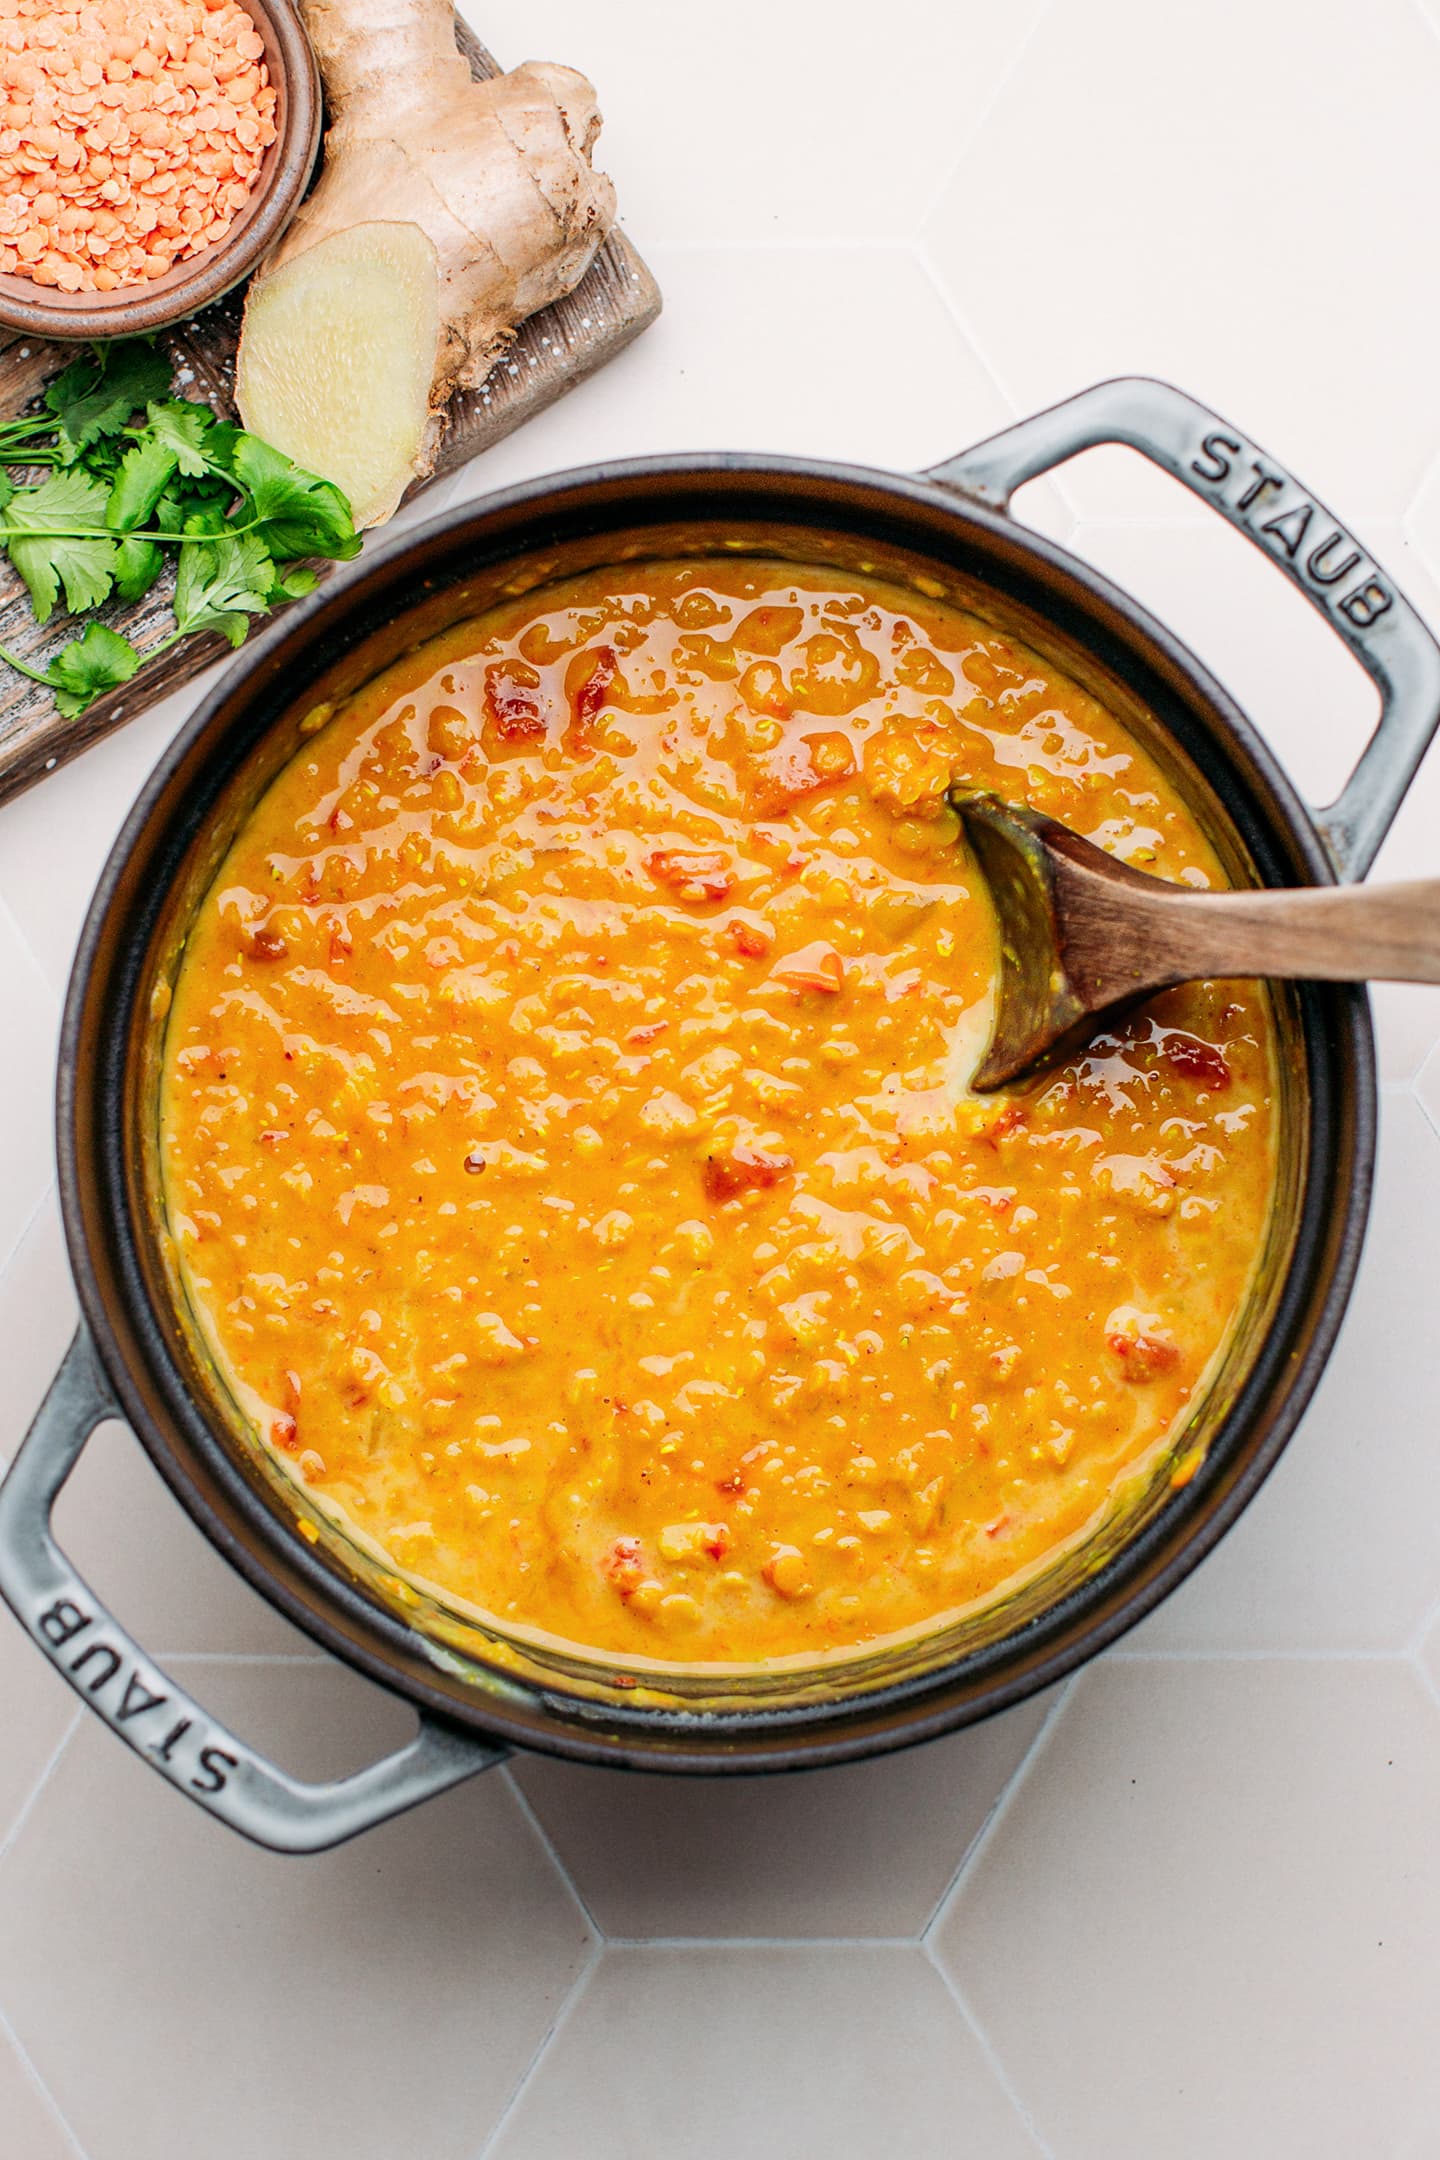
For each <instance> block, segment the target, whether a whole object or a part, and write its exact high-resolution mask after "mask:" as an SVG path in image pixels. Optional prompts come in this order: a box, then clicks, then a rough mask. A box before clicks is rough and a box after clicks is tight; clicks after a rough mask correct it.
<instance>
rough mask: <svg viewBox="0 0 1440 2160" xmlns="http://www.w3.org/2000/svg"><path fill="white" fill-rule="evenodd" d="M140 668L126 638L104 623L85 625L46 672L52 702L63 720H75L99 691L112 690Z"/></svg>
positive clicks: (137, 657) (136, 655)
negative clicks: (52, 692) (51, 687)
mask: <svg viewBox="0 0 1440 2160" xmlns="http://www.w3.org/2000/svg"><path fill="white" fill-rule="evenodd" d="M139 665H140V655H139V653H138V652H136V650H135V647H134V646H133V645H132V644H131V643H130V640H129V638H124V637H121V636H120V635H119V634H118V632H116V631H114V630H107V629H106V627H105V625H104V623H93V622H92V623H87V624H86V625H85V628H84V630H83V631H82V632H81V634H80V636H79V637H78V638H72V639H71V640H70V643H69V644H68V645H63V646H62V647H61V648H60V650H59V652H58V653H56V655H55V658H54V659H53V660H52V661H51V663H50V666H49V670H48V679H49V681H50V683H51V684H52V686H53V688H54V691H55V702H56V704H57V705H58V706H59V708H60V711H61V714H62V715H63V717H64V718H65V719H66V720H74V719H75V718H76V717H77V716H78V715H79V714H80V713H82V712H84V710H85V708H86V706H87V705H89V704H92V703H93V702H94V700H95V699H96V698H97V697H99V695H100V693H101V691H102V690H115V689H118V687H119V685H120V684H121V683H124V682H129V680H130V677H131V676H132V675H133V674H134V673H135V670H136V669H137V668H138V667H139Z"/></svg>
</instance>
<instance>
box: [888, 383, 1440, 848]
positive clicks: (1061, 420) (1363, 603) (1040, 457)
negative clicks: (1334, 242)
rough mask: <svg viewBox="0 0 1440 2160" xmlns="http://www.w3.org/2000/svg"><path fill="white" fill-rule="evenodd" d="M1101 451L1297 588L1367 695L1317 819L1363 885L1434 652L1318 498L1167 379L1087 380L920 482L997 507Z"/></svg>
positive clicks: (1430, 727)
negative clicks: (1120, 459) (1102, 447)
mask: <svg viewBox="0 0 1440 2160" xmlns="http://www.w3.org/2000/svg"><path fill="white" fill-rule="evenodd" d="M1100 443H1125V444H1128V446H1129V447H1130V448H1131V449H1132V450H1138V451H1139V452H1140V453H1141V455H1142V456H1143V457H1147V458H1149V459H1150V460H1151V462H1152V464H1155V465H1158V466H1160V467H1161V469H1162V470H1163V471H1165V472H1168V473H1169V474H1170V475H1171V476H1172V478H1174V479H1176V480H1179V481H1181V482H1183V484H1184V485H1185V486H1186V487H1188V488H1189V489H1190V491H1191V493H1192V494H1194V495H1198V496H1200V498H1201V499H1202V501H1205V502H1208V503H1209V504H1211V506H1212V507H1213V508H1214V509H1216V510H1218V511H1219V512H1220V515H1221V516H1222V517H1224V518H1228V519H1229V521H1230V523H1231V524H1232V525H1234V526H1235V527H1236V528H1237V530H1238V531H1240V532H1242V533H1244V535H1245V537H1246V539H1247V540H1249V541H1251V542H1253V544H1254V545H1255V546H1256V547H1258V548H1260V549H1261V550H1262V552H1263V553H1265V554H1267V555H1269V556H1270V557H1271V559H1272V560H1273V561H1274V562H1275V563H1276V564H1278V566H1279V568H1280V569H1282V570H1283V571H1284V572H1285V575H1286V576H1287V577H1288V578H1289V580H1290V582H1291V583H1292V585H1297V586H1298V587H1299V589H1300V591H1301V592H1302V593H1304V595H1305V597H1306V599H1307V600H1308V601H1309V602H1310V605H1311V606H1312V607H1313V608H1315V609H1316V610H1317V612H1318V613H1319V614H1321V615H1323V616H1324V618H1325V620H1326V621H1327V622H1328V623H1329V625H1330V627H1331V629H1332V630H1334V631H1335V632H1336V633H1337V635H1338V636H1340V637H1342V638H1343V639H1344V641H1345V643H1346V644H1347V645H1348V646H1349V648H1350V650H1351V652H1352V653H1354V655H1355V657H1356V659H1357V660H1358V661H1359V662H1360V665H1361V666H1362V667H1363V668H1364V669H1365V672H1366V673H1367V675H1369V677H1370V679H1371V681H1372V682H1373V683H1374V684H1375V686H1376V688H1377V689H1378V691H1379V692H1380V720H1379V724H1378V726H1377V727H1376V729H1375V732H1374V734H1373V735H1372V736H1371V738H1370V741H1369V743H1368V744H1367V745H1366V748H1365V750H1364V752H1363V754H1362V756H1361V758H1360V762H1359V763H1358V765H1357V766H1356V767H1355V770H1354V771H1353V772H1352V773H1351V775H1350V778H1349V780H1348V781H1347V782H1346V784H1345V786H1344V788H1343V789H1342V790H1341V792H1340V794H1339V796H1338V797H1337V798H1336V800H1335V801H1334V802H1333V803H1331V804H1330V806H1329V807H1328V809H1325V810H1322V811H1320V812H1319V813H1318V814H1317V820H1316V822H1317V823H1318V825H1319V827H1320V830H1321V832H1322V834H1323V835H1324V839H1325V844H1326V846H1327V848H1328V849H1329V852H1330V856H1331V858H1332V860H1333V861H1334V863H1335V866H1336V868H1337V870H1338V871H1339V872H1340V874H1341V876H1342V877H1351V878H1358V877H1363V876H1364V875H1365V872H1366V871H1367V870H1368V869H1369V867H1370V865H1371V863H1372V862H1373V861H1374V859H1375V856H1376V853H1377V851H1378V850H1379V847H1380V843H1381V841H1382V840H1383V839H1384V838H1385V835H1386V833H1387V831H1388V830H1389V827H1390V823H1391V820H1392V819H1393V818H1394V815H1395V813H1396V811H1397V810H1398V809H1399V807H1400V804H1401V802H1402V801H1403V799H1404V795H1405V790H1406V789H1407V788H1408V787H1409V785H1410V782H1411V780H1412V779H1413V778H1414V776H1415V771H1416V768H1417V766H1418V765H1419V763H1420V760H1421V758H1422V757H1423V756H1424V755H1425V752H1426V750H1427V748H1428V747H1429V744H1430V738H1431V736H1432V735H1433V734H1434V732H1435V726H1436V722H1437V719H1440V645H1437V644H1436V642H1435V639H1434V638H1433V637H1432V636H1431V634H1430V632H1429V630H1428V629H1427V628H1426V626H1425V624H1424V623H1423V622H1422V621H1421V619H1420V617H1419V615H1418V614H1417V613H1416V612H1415V609H1414V608H1413V607H1412V606H1411V605H1410V602H1409V601H1408V600H1407V599H1405V597H1404V595H1403V594H1402V593H1401V592H1400V591H1399V590H1398V589H1397V587H1396V586H1395V584H1394V582H1393V580H1392V579H1390V578H1389V577H1387V576H1386V574H1385V573H1384V571H1382V570H1381V568H1380V566H1379V564H1378V563H1377V562H1376V561H1375V558H1374V556H1373V555H1371V554H1370V553H1369V552H1368V550H1366V549H1365V548H1362V547H1361V545H1360V543H1359V541H1358V540H1356V539H1354V538H1352V536H1351V534H1350V533H1349V532H1348V531H1347V529H1346V528H1345V526H1343V525H1342V524H1341V523H1340V520H1339V519H1338V518H1337V517H1334V516H1333V515H1332V514H1331V512H1330V511H1328V510H1327V509H1326V508H1325V506H1324V504H1323V503H1321V502H1319V501H1318V500H1317V499H1316V497H1315V496H1313V495H1312V494H1311V493H1310V492H1309V490H1308V489H1306V488H1303V487H1301V485H1300V483H1299V481H1298V480H1296V479H1294V478H1293V477H1292V475H1291V474H1290V473H1288V472H1287V471H1286V469H1285V467H1284V466H1283V465H1280V464H1278V463H1277V462H1276V460H1275V459H1274V458H1272V457H1269V456H1268V455H1267V454H1266V453H1265V451H1263V450H1261V449H1260V448H1259V446H1258V444H1256V443H1253V442H1251V441H1250V440H1249V438H1248V437H1247V436H1244V435H1242V434H1241V432H1240V430H1239V429H1238V428H1236V427H1232V426H1231V425H1230V423H1229V422H1228V421H1226V420H1222V419H1221V418H1220V415H1219V414H1218V413H1215V412H1212V411H1211V410H1210V408H1209V406H1207V405H1201V404H1200V403H1199V402H1198V401H1197V400H1196V399H1195V398H1192V397H1188V396H1187V395H1186V393H1185V392H1184V391H1183V390H1177V389H1175V388H1174V387H1173V386H1172V385H1171V384H1170V383H1163V382H1154V381H1151V380H1150V379H1149V378H1147V377H1145V376H1139V375H1136V376H1123V377H1120V378H1118V379H1117V380H1115V381H1114V382H1102V383H1096V384H1095V386H1094V387H1093V389H1090V390H1082V391H1081V392H1080V394H1079V396H1078V397H1072V398H1067V399H1066V400H1065V401H1064V403H1063V404H1060V405H1052V406H1050V407H1049V408H1048V409H1047V410H1046V411H1044V412H1038V413H1034V414H1032V416H1031V417H1030V418H1029V419H1028V420H1021V421H1019V422H1018V423H1017V424H1016V425H1015V426H1014V427H1009V428H1004V429H1002V431H1001V432H1000V433H999V434H998V435H991V436H990V437H988V439H987V440H986V441H984V442H981V443H976V445H975V447H974V448H973V449H972V450H962V451H961V453H960V455H959V456H958V457H953V458H947V459H946V461H945V463H944V464H943V465H932V466H931V467H930V468H929V471H928V472H927V474H926V478H927V479H930V480H938V481H939V482H940V483H941V484H942V486H945V487H951V488H955V489H957V490H959V491H960V492H961V493H963V494H966V495H970V496H973V497H975V498H977V499H978V500H979V501H980V502H982V503H986V504H988V505H989V507H990V508H992V509H995V510H1008V508H1009V506H1010V498H1011V496H1012V495H1013V494H1014V492H1015V490H1016V489H1017V488H1018V487H1021V486H1022V485H1023V484H1024V483H1025V481H1027V480H1033V479H1035V478H1036V477H1037V476H1038V475H1039V474H1041V473H1044V472H1049V471H1050V469H1051V468H1052V466H1055V465H1061V464H1063V463H1064V462H1065V460H1066V459H1067V458H1072V457H1074V456H1075V455H1076V454H1077V453H1078V452H1079V451H1081V450H1090V449H1093V448H1095V447H1096V445H1097V444H1100Z"/></svg>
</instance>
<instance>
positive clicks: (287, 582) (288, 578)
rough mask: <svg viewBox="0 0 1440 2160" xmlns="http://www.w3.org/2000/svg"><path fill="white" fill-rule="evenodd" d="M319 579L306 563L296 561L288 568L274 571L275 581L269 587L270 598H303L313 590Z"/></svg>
mask: <svg viewBox="0 0 1440 2160" xmlns="http://www.w3.org/2000/svg"><path fill="white" fill-rule="evenodd" d="M319 582H320V580H319V578H318V577H317V576H316V574H315V572H314V571H313V570H312V569H311V568H310V565H309V564H308V563H296V564H295V565H294V566H293V568H291V569H289V570H281V569H280V568H279V567H278V566H277V568H276V571H275V582H274V584H273V585H272V586H271V588H270V598H271V599H272V600H303V599H304V597H305V595H306V593H307V592H314V590H315V587H316V586H317V585H318V584H319Z"/></svg>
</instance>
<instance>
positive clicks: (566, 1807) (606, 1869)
mask: <svg viewBox="0 0 1440 2160" xmlns="http://www.w3.org/2000/svg"><path fill="white" fill-rule="evenodd" d="M1048 1708H1049V1701H1048V1698H1047V1699H1046V1700H1044V1701H1041V1702H1039V1703H1026V1704H1024V1705H1022V1707H1021V1708H1020V1709H1018V1710H1013V1711H1011V1712H1009V1713H1008V1714H1007V1715H1006V1716H1004V1717H998V1718H991V1719H989V1720H988V1721H987V1722H986V1723H985V1724H984V1725H978V1726H975V1727H973V1728H972V1729H971V1730H970V1731H968V1732H963V1733H957V1734H955V1735H953V1736H952V1737H951V1738H950V1739H947V1740H936V1741H932V1742H931V1743H930V1744H929V1745H928V1746H926V1747H919V1748H909V1749H906V1750H905V1751H904V1752H903V1753H902V1754H899V1755H892V1756H888V1757H886V1758H885V1759H884V1760H883V1761H881V1762H869V1763H855V1764H851V1765H849V1766H847V1767H845V1768H843V1769H833V1770H811V1771H806V1772H801V1773H798V1774H796V1775H794V1776H788V1777H763V1778H715V1779H706V1780H703V1781H701V1780H697V1779H693V1778H674V1777H643V1776H635V1775H626V1774H622V1773H619V1772H616V1771H605V1770H585V1769H579V1768H576V1767H574V1766H573V1765H571V1764H568V1763H558V1762H547V1761H542V1760H540V1759H539V1758H538V1757H532V1758H530V1759H529V1760H524V1761H521V1762H520V1763H518V1764H517V1765H516V1767H515V1770H514V1772H513V1773H512V1774H513V1775H514V1777H515V1779H516V1781H517V1783H518V1784H519V1786H520V1788H521V1790H522V1791H523V1792H524V1794H525V1796H526V1798H527V1799H528V1800H529V1802H530V1804H531V1805H532V1807H533V1808H534V1809H535V1812H536V1814H537V1815H538V1816H539V1817H540V1820H541V1821H542V1822H543V1823H544V1825H545V1828H546V1829H547V1830H548V1832H549V1833H550V1836H551V1837H552V1839H553V1840H554V1842H555V1846H556V1849H557V1850H558V1852H559V1854H560V1857H561V1859H562V1860H563V1861H564V1862H565V1865H566V1867H567V1868H568V1869H569V1871H570V1874H571V1877H572V1878H573V1880H574V1882H575V1883H576V1886H577V1887H578V1889H579V1890H580V1893H581V1895H582V1896H583V1897H584V1899H585V1902H586V1904H587V1905H588V1906H589V1908H590V1911H591V1912H592V1913H593V1914H594V1916H595V1919H596V1920H597V1921H598V1923H599V1925H600V1926H601V1927H602V1928H603V1929H604V1930H605V1933H606V1934H607V1935H609V1936H616V1935H619V1936H632V1937H633V1936H677V1935H678V1936H704V1937H722V1936H755V1935H793V1936H808V1937H812V1938H813V1937H816V1936H822V1935H838V1936H859V1935H881V1936H895V1935H918V1934H919V1932H920V1930H921V1929H922V1928H923V1927H924V1925H925V1923H926V1921H927V1920H928V1919H929V1917H930V1915H931V1913H932V1912H933V1911H934V1909H935V1906H936V1904H937V1902H938V1900H939V1899H940V1897H941V1895H942V1894H943V1892H944V1890H945V1888H946V1885H947V1884H948V1883H949V1882H950V1881H951V1879H952V1877H953V1876H954V1873H955V1870H956V1868H957V1867H958V1866H959V1864H960V1861H961V1859H962V1857H963V1855H964V1853H965V1851H966V1850H967V1848H968V1847H969V1845H970V1844H971V1842H972V1841H973V1839H974V1838H975V1837H976V1835H977V1834H978V1832H979V1830H980V1828H981V1826H982V1825H983V1823H984V1822H985V1819H986V1817H987V1816H988V1814H989V1813H990V1810H991V1809H992V1808H993V1807H994V1805H995V1803H996V1801H997V1799H998V1798H999V1796H1000V1794H1001V1793H1002V1792H1003V1791H1004V1789H1005V1787H1006V1785H1007V1783H1008V1782H1009V1780H1010V1778H1011V1777H1012V1776H1013V1775H1014V1772H1015V1770H1016V1768H1017V1766H1018V1765H1019V1764H1020V1763H1021V1762H1022V1761H1023V1760H1024V1758H1025V1755H1026V1753H1027V1752H1028V1750H1029V1748H1030V1747H1031V1745H1032V1743H1033V1741H1034V1739H1035V1736H1036V1734H1037V1733H1038V1732H1039V1730H1040V1727H1041V1724H1042V1723H1043V1721H1044V1718H1045V1714H1046V1711H1047V1709H1048Z"/></svg>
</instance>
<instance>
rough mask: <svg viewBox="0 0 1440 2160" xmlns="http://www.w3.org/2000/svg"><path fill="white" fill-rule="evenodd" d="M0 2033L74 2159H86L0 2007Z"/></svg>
mask: <svg viewBox="0 0 1440 2160" xmlns="http://www.w3.org/2000/svg"><path fill="white" fill-rule="evenodd" d="M0 2034H3V2035H4V2036H5V2038H6V2039H8V2040H9V2042H10V2045H11V2047H12V2048H13V2049H14V2050H15V2059H16V2061H17V2062H18V2063H19V2065H20V2068H21V2071H22V2072H23V2074H24V2075H25V2076H26V2077H27V2078H28V2079H29V2081H30V2083H31V2085H32V2086H33V2087H34V2089H35V2091H36V2092H37V2093H38V2094H39V2095H40V2099H41V2101H42V2102H43V2104H44V2105H45V2107H47V2108H48V2109H49V2111H50V2114H51V2116H52V2117H53V2118H54V2120H55V2122H56V2123H57V2124H58V2126H59V2128H60V2130H61V2132H62V2133H63V2135H64V2137H65V2139H66V2141H67V2143H68V2144H69V2145H70V2147H71V2149H72V2151H73V2152H74V2153H75V2155H76V2160H86V2153H85V2148H84V2147H83V2146H82V2144H81V2143H80V2140H79V2138H78V2137H76V2135H75V2132H74V2131H73V2130H72V2129H71V2127H70V2125H69V2123H68V2122H67V2121H66V2119H65V2116H64V2113H63V2112H62V2110H61V2107H60V2103H59V2101H58V2100H57V2099H56V2098H55V2095H54V2093H52V2092H51V2090H50V2088H49V2086H48V2085H47V2084H46V2082H45V2080H44V2078H43V2077H41V2075H40V2072H39V2071H38V2070H37V2069H36V2067H35V2064H34V2061H33V2060H32V2058H31V2055H30V2051H29V2049H28V2048H27V2047H26V2046H25V2044H24V2042H23V2041H22V2040H21V2038H20V2035H19V2033H17V2032H16V2030H15V2027H14V2026H13V2025H12V2024H11V2022H10V2020H9V2018H8V2017H7V2016H6V2014H5V2012H4V2010H3V2009H0Z"/></svg>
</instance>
